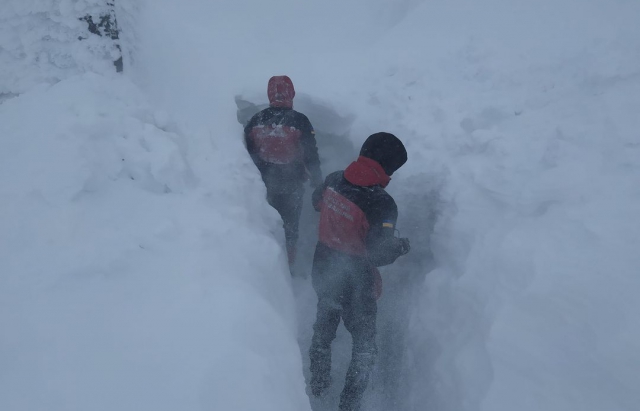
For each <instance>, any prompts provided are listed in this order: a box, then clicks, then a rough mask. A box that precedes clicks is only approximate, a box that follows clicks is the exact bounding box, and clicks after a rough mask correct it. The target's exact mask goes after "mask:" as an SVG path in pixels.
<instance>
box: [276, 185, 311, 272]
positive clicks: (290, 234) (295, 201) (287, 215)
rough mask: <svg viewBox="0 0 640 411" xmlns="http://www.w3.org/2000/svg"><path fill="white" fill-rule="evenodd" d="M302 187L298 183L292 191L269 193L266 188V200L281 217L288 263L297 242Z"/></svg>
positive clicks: (292, 258) (291, 258)
mask: <svg viewBox="0 0 640 411" xmlns="http://www.w3.org/2000/svg"><path fill="white" fill-rule="evenodd" d="M303 198H304V187H303V186H302V185H300V186H299V187H297V188H296V189H295V190H294V191H290V192H284V193H277V192H275V193H270V192H269V190H267V201H268V202H269V204H270V205H271V206H272V207H273V208H275V209H276V210H277V211H278V213H280V217H281V218H282V223H283V224H282V225H283V227H284V238H285V243H286V247H287V257H288V259H289V264H290V265H291V264H293V263H294V261H295V258H296V243H297V242H298V225H299V222H300V214H301V212H302V200H303Z"/></svg>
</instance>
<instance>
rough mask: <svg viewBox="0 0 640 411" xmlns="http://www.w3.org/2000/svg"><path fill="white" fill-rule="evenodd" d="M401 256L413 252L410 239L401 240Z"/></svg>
mask: <svg viewBox="0 0 640 411" xmlns="http://www.w3.org/2000/svg"><path fill="white" fill-rule="evenodd" d="M399 240H400V255H405V254H407V253H408V252H409V250H411V244H409V239H408V238H400V239H399Z"/></svg>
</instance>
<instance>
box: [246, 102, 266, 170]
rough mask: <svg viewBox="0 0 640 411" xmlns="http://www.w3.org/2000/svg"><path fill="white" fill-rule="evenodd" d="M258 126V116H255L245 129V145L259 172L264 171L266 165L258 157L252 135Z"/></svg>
mask: <svg viewBox="0 0 640 411" xmlns="http://www.w3.org/2000/svg"><path fill="white" fill-rule="evenodd" d="M257 124H258V114H256V115H254V116H253V117H252V118H251V120H250V121H249V123H247V125H246V126H245V128H244V143H245V146H246V147H247V151H248V152H249V155H250V156H251V159H252V160H253V163H254V164H255V165H256V167H258V170H262V169H261V167H262V165H263V164H264V161H262V159H261V158H260V156H258V151H257V148H256V145H255V143H254V141H253V137H252V136H251V133H252V132H253V128H254V127H255V126H256V125H257Z"/></svg>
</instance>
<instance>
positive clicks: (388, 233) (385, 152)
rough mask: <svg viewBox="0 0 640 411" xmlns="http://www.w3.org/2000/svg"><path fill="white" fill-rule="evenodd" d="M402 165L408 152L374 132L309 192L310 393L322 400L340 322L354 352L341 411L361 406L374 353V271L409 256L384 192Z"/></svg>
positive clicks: (377, 284) (388, 136)
mask: <svg viewBox="0 0 640 411" xmlns="http://www.w3.org/2000/svg"><path fill="white" fill-rule="evenodd" d="M406 161H407V151H406V149H405V147H404V145H403V144H402V142H401V141H400V140H399V139H398V138H397V137H396V136H394V135H393V134H390V133H376V134H373V135H371V136H369V138H368V139H367V140H366V141H365V143H364V144H363V146H362V149H361V150H360V156H359V157H358V159H357V160H356V161H354V162H353V163H351V164H350V165H349V166H348V167H347V168H346V169H345V170H344V171H336V172H334V173H332V174H329V175H328V176H327V178H326V179H325V181H324V183H323V184H322V185H321V186H319V187H317V188H316V190H315V191H314V192H313V196H312V201H313V206H314V208H315V209H316V211H319V212H320V227H319V241H318V243H317V245H316V251H315V256H314V260H313V269H312V274H311V275H312V283H313V288H314V289H315V291H316V293H317V295H318V311H317V318H316V322H315V324H314V326H313V338H312V341H311V348H310V349H309V356H310V360H311V367H310V368H311V380H310V388H311V392H312V394H313V395H314V396H320V395H322V393H323V392H324V391H325V390H326V389H327V388H328V387H329V385H330V384H331V378H330V374H331V342H332V341H333V340H334V338H335V337H336V330H337V328H338V325H339V324H340V319H341V318H342V320H343V321H344V325H345V327H346V328H347V330H348V331H349V332H350V333H351V336H352V339H353V349H352V356H351V363H350V365H349V369H348V371H347V377H346V381H345V386H344V389H343V390H342V394H341V396H340V410H341V411H356V410H358V409H359V408H360V400H361V398H362V396H363V394H364V391H365V389H366V388H367V384H368V382H369V376H370V373H371V370H372V368H373V364H374V361H375V357H376V353H377V348H376V342H375V336H376V313H377V303H376V299H377V298H378V297H379V295H380V293H381V279H380V276H379V273H378V270H377V268H376V267H380V266H384V265H388V264H391V263H393V262H394V261H395V260H396V259H397V258H398V257H400V256H401V255H404V254H406V253H408V252H409V248H410V247H409V240H408V239H406V238H398V237H395V236H394V233H395V225H396V220H397V218H398V208H397V206H396V203H395V201H394V200H393V198H392V197H391V196H390V195H389V194H388V193H387V192H386V191H385V187H386V186H387V184H389V181H390V180H391V175H392V174H393V173H394V172H395V171H396V170H397V169H398V168H400V167H401V166H402V165H403V164H404V163H405V162H406Z"/></svg>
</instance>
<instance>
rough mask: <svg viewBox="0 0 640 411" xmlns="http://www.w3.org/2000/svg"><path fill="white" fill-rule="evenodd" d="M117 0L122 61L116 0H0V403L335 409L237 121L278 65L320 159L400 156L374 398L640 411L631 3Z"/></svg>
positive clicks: (637, 62)
mask: <svg viewBox="0 0 640 411" xmlns="http://www.w3.org/2000/svg"><path fill="white" fill-rule="evenodd" d="M115 6H116V16H117V18H118V22H119V25H120V29H121V35H120V38H121V41H120V43H121V49H122V50H121V51H122V54H123V56H124V61H125V72H124V73H123V74H120V75H118V74H116V73H115V72H114V70H113V59H114V58H116V57H117V56H118V55H119V53H120V51H119V50H117V48H115V46H114V45H113V43H112V42H110V41H109V39H107V38H104V37H103V38H98V37H95V36H94V37H91V36H88V35H87V32H86V26H83V24H84V23H83V22H81V21H79V18H80V17H82V16H84V15H86V14H91V15H98V14H99V13H101V12H102V11H103V10H104V8H105V2H103V1H100V0H30V1H24V0H5V1H4V2H3V4H2V5H1V6H0V63H1V64H0V176H1V179H0V409H2V410H11V411H13V410H20V411H22V410H65V411H66V410H147V409H149V410H152V409H153V410H156V411H157V410H177V409H180V410H246V411H254V410H265V411H270V410H278V411H281V410H291V411H302V410H311V409H313V410H314V411H325V410H335V409H337V397H338V395H339V392H340V389H341V388H342V384H343V381H344V374H345V372H346V367H347V364H348V361H349V355H350V337H349V335H348V333H347V332H346V331H345V330H344V329H341V331H340V332H339V335H338V338H337V340H336V342H335V343H334V369H333V373H334V385H333V387H332V388H331V389H330V391H329V393H328V395H327V397H325V398H324V399H322V400H315V399H312V400H310V399H309V398H308V396H307V395H306V393H305V377H306V376H308V370H307V368H308V358H307V350H308V345H309V341H310V336H311V326H312V323H313V320H314V315H315V294H314V292H313V290H312V289H311V285H310V280H309V278H308V277H307V278H304V277H296V278H293V279H291V276H290V274H289V270H288V267H287V264H286V258H285V255H284V252H283V233H282V229H281V227H280V221H279V216H278V215H277V213H276V212H275V210H273V209H271V208H270V207H269V206H268V205H267V204H266V201H265V200H264V195H265V190H264V187H263V184H262V181H261V179H260V177H259V174H258V172H257V170H256V169H255V167H254V165H253V164H252V162H251V160H250V158H249V156H248V155H247V154H246V150H245V148H244V146H243V142H242V126H241V125H240V124H239V123H238V119H237V117H236V110H237V107H236V99H238V101H240V100H243V101H245V102H247V104H249V105H251V104H257V105H260V104H264V103H266V83H267V80H268V79H269V77H270V76H272V75H278V74H287V75H289V76H290V77H291V78H292V79H293V82H294V84H295V86H296V90H297V96H296V100H295V101H294V104H295V107H296V108H297V109H299V110H300V111H302V112H303V113H305V114H307V115H308V116H309V118H310V120H311V121H312V123H313V124H314V126H315V128H316V130H317V133H318V137H317V139H318V145H319V147H320V154H321V159H322V161H323V171H324V172H325V173H329V172H331V171H334V170H336V169H340V168H343V167H345V166H346V165H348V163H349V161H351V160H352V159H353V158H354V157H355V156H356V155H357V148H358V147H359V145H360V144H361V143H362V142H363V141H364V139H365V138H366V137H367V136H368V135H369V134H371V133H373V132H376V131H389V132H393V133H394V134H396V135H397V136H399V137H400V138H401V139H402V140H403V141H404V142H405V143H406V146H407V148H408V151H409V161H408V163H407V164H406V165H405V166H404V167H403V168H402V169H400V170H399V171H398V172H397V173H396V174H394V176H393V180H392V182H391V184H390V186H389V188H388V190H389V192H390V193H391V194H392V195H393V196H394V197H395V199H396V201H397V203H398V205H399V211H400V219H399V222H398V229H399V230H400V232H401V235H402V236H407V237H409V238H411V241H412V251H411V253H410V254H409V255H407V256H406V257H403V258H402V259H399V260H398V262H397V263H396V264H394V265H392V266H390V267H387V268H385V269H384V270H383V273H382V275H383V278H384V282H385V286H384V287H385V289H384V295H383V297H382V299H381V300H380V303H379V316H378V344H379V347H380V355H379V359H378V363H377V367H376V370H375V373H374V376H373V380H372V383H371V386H370V389H369V390H368V392H367V394H366V396H365V402H364V407H363V409H366V410H371V411H378V410H379V411H382V410H398V411H404V410H407V411H409V410H411V411H413V410H416V411H417V410H438V411H448V410H449V411H454V410H455V411H458V410H464V411H502V410H504V411H507V410H513V409H518V410H522V411H529V410H531V411H533V410H535V411H539V410H541V409H543V410H545V411H567V410H575V411H578V410H579V411H601V410H616V411H632V410H636V409H637V408H638V404H640V390H638V387H640V372H639V371H638V370H640V318H639V317H638V315H637V313H638V312H640V300H639V299H638V297H637V296H638V295H639V294H640V277H639V276H638V272H640V253H639V252H638V250H640V188H639V187H640V186H639V185H638V176H639V175H640V132H639V130H640V115H639V113H640V26H639V25H638V24H637V22H638V20H640V3H638V2H635V1H625V0H590V1H587V2H585V1H578V0H560V1H558V0H556V1H552V0H539V1H535V2H531V1H523V0H511V1H507V0H487V1H483V2H477V1H471V0H453V1H445V0H431V1H427V0H425V1H420V0H366V1H365V0H355V1H351V2H344V1H338V0H325V1H322V2H320V1H314V2H296V1H292V0H275V1H271V2H264V1H257V0H244V1H237V2H211V1H207V0H184V1H181V2H175V1H169V0H153V1H152V0H144V1H134V0H119V1H116V5H115ZM79 37H86V39H85V40H82V41H79V40H78V38H79ZM307 191H308V190H307ZM307 195H308V192H307ZM316 218H317V216H316V215H315V214H314V212H313V211H312V210H311V208H310V206H309V202H308V199H307V202H306V204H305V210H304V213H303V217H302V222H301V240H300V248H301V250H300V255H301V259H300V261H298V263H297V264H296V267H295V271H296V272H298V273H300V274H303V275H304V274H308V273H309V271H310V265H311V255H312V253H313V246H314V243H315V236H316V231H315V230H316Z"/></svg>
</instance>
